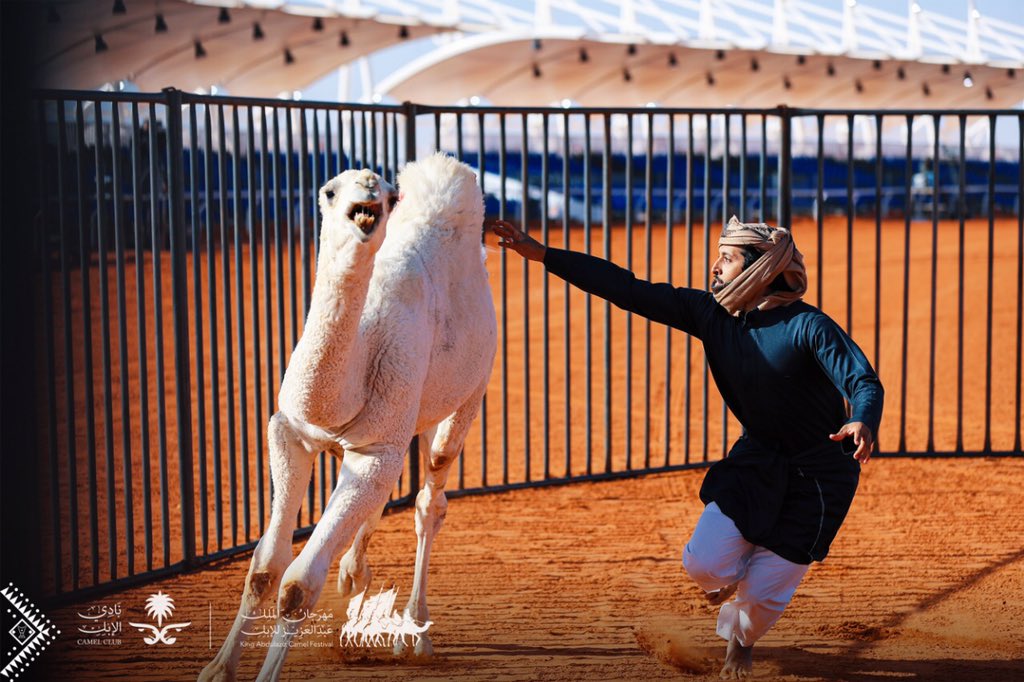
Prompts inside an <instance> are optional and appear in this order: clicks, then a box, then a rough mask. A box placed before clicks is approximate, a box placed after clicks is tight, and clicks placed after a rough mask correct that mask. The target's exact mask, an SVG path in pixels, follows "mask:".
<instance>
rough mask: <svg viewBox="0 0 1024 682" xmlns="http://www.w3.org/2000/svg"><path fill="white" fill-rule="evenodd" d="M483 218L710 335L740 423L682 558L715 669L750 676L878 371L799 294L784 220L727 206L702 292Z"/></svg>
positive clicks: (849, 485)
mask: <svg viewBox="0 0 1024 682" xmlns="http://www.w3.org/2000/svg"><path fill="white" fill-rule="evenodd" d="M491 229H492V231H493V232H494V233H495V234H496V235H498V237H500V238H501V241H500V242H499V245H500V246H502V247H505V248H508V249H511V250H512V251H515V252H516V253H518V254H519V255H521V256H523V257H524V258H527V259H529V260H534V261H538V262H541V263H543V264H544V267H546V268H547V270H548V271H549V272H551V273H552V274H555V275H557V276H559V277H561V278H562V279H564V280H566V281H567V282H570V283H572V284H574V285H576V286H577V287H579V288H580V289H583V290H584V291H586V292H588V293H591V294H593V295H595V296H599V297H601V298H603V299H605V300H608V301H610V302H612V303H614V304H615V305H616V306H618V307H620V308H622V309H623V310H627V311H629V312H632V313H636V314H638V315H641V316H643V317H646V318H648V319H650V320H653V321H655V322H661V323H663V324H667V325H669V326H671V327H674V328H676V329H680V330H682V331H684V332H686V333H688V334H690V335H692V336H694V337H695V338H697V339H699V340H700V341H701V342H702V343H703V344H704V354H705V356H706V357H707V362H708V366H709V367H710V369H711V374H712V376H713V377H714V379H715V384H716V385H717V386H718V390H719V392H720V393H721V394H722V397H723V398H724V399H725V402H726V404H727V405H728V406H729V409H730V410H732V412H733V414H735V415H736V417H737V419H739V421H740V423H741V424H742V425H743V433H742V434H741V435H740V437H739V439H738V440H737V441H736V442H735V443H734V444H733V446H732V449H731V450H730V451H729V454H728V456H727V457H726V458H725V459H723V460H721V461H719V462H716V463H715V464H713V465H712V466H711V467H710V468H709V469H708V471H707V474H706V475H705V477H704V482H703V484H702V486H701V490H700V499H701V501H703V502H704V504H705V507H704V512H703V513H702V514H701V517H700V519H699V520H698V522H697V527H696V528H695V529H694V531H693V536H692V537H691V538H690V541H689V542H688V543H686V546H685V548H684V549H683V566H684V567H685V569H686V571H687V572H688V573H689V574H690V576H691V577H692V578H693V579H694V581H695V582H696V583H697V584H698V585H699V586H700V587H701V588H702V589H703V590H704V591H705V594H706V597H707V599H708V601H709V602H710V603H712V604H715V605H719V604H720V605H721V607H720V609H719V613H718V626H717V632H718V635H719V636H720V637H722V638H723V639H725V640H726V641H727V642H728V645H727V648H726V656H725V665H724V666H723V668H722V671H721V675H720V676H721V677H722V678H724V679H738V678H744V677H748V676H750V675H751V673H752V669H753V655H752V652H753V646H754V643H755V642H757V640H758V639H760V638H761V636H763V635H764V634H765V633H766V632H767V631H768V630H769V628H771V627H772V626H773V625H774V624H775V622H776V621H778V619H779V617H780V616H781V615H782V612H783V610H785V608H786V605H787V604H788V603H789V601H790V599H792V597H793V593H794V592H795V591H796V587H797V585H798V584H799V583H800V580H801V579H802V578H803V576H804V574H805V573H806V572H807V569H808V567H809V566H810V564H811V563H812V562H814V561H822V560H823V559H824V558H825V556H826V555H827V554H828V549H829V546H830V545H831V543H832V540H833V539H834V538H835V536H836V533H837V532H838V531H839V527H840V525H842V522H843V519H844V518H845V517H846V513H847V511H848V510H849V508H850V503H851V502H852V501H853V495H854V492H855V491H856V490H857V481H858V479H859V477H860V467H861V464H863V463H866V462H867V461H868V459H869V458H870V457H871V450H872V447H873V444H874V434H876V433H877V432H878V424H879V421H880V420H881V417H882V400H883V389H882V384H881V383H880V382H879V380H878V376H877V375H876V374H875V371H874V370H873V369H872V368H871V365H870V364H869V363H868V361H867V358H865V357H864V353H863V352H861V350H860V348H858V347H857V345H856V344H855V343H854V342H853V340H852V339H850V337H849V336H848V335H847V334H846V333H845V332H844V331H843V330H842V329H841V328H840V327H839V325H837V324H836V323H835V322H834V321H833V320H832V319H831V318H829V317H828V316H827V315H826V314H825V313H823V312H822V311H820V310H818V309H817V308H815V307H814V306H811V305H808V304H807V303H805V302H804V301H803V300H802V297H803V294H804V292H805V291H806V290H807V273H806V271H805V269H804V263H803V256H802V255H801V254H800V252H799V251H798V250H797V249H796V246H795V244H794V243H793V238H792V235H791V234H790V232H789V230H787V229H785V228H777V227H771V226H769V225H765V224H760V223H757V224H754V223H741V222H739V220H737V219H736V217H735V216H734V217H733V218H732V219H731V220H730V221H729V223H728V224H727V225H726V226H725V229H724V230H723V231H722V236H721V238H720V239H719V241H718V260H716V261H715V264H714V266H713V267H712V274H713V279H712V281H711V291H710V292H706V291H702V290H699V289H688V288H683V287H674V286H672V285H671V284H652V283H651V282H646V281H642V280H638V279H637V278H636V277H635V276H634V275H633V273H631V272H629V271H628V270H625V269H623V268H620V267H618V266H617V265H614V264H612V263H609V262H608V261H605V260H602V259H600V258H597V257H594V256H589V255H586V254H582V253H577V252H574V251H565V250H562V249H556V248H553V247H545V246H544V245H543V244H540V243H539V242H537V241H536V240H534V239H533V238H531V237H530V236H529V235H527V234H525V233H523V232H522V231H521V230H519V229H518V228H517V227H516V226H515V225H513V224H511V223H509V222H506V221H503V220H498V221H496V222H495V223H494V224H493V226H492V228H491ZM844 398H845V399H846V401H848V402H849V405H850V408H851V409H850V412H849V413H848V412H847V408H846V404H845V403H844ZM851 455H852V456H851Z"/></svg>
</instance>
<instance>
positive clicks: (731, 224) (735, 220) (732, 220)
mask: <svg viewBox="0 0 1024 682" xmlns="http://www.w3.org/2000/svg"><path fill="white" fill-rule="evenodd" d="M742 224H743V223H741V222H740V219H739V218H737V217H736V216H735V215H733V217H731V218H729V227H730V228H736V227H739V226H740V225H742Z"/></svg>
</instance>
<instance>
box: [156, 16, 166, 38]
mask: <svg viewBox="0 0 1024 682" xmlns="http://www.w3.org/2000/svg"><path fill="white" fill-rule="evenodd" d="M153 30H154V31H155V32H156V33H167V22H166V21H164V15H162V14H158V15H156V24H155V25H154V26H153Z"/></svg>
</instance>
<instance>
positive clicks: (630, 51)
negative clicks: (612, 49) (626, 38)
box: [626, 43, 636, 57]
mask: <svg viewBox="0 0 1024 682" xmlns="http://www.w3.org/2000/svg"><path fill="white" fill-rule="evenodd" d="M626 54H628V55H629V56H630V57H632V56H633V55H635V54H636V45H634V44H633V43H630V44H629V47H627V48H626Z"/></svg>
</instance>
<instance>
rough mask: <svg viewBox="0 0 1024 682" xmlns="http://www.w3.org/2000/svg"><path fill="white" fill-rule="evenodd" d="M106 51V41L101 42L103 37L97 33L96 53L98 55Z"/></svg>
mask: <svg viewBox="0 0 1024 682" xmlns="http://www.w3.org/2000/svg"><path fill="white" fill-rule="evenodd" d="M106 51H107V41H105V40H103V35H102V34H100V33H97V34H96V52H97V53H99V52H106Z"/></svg>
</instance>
